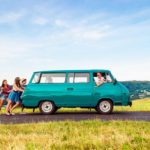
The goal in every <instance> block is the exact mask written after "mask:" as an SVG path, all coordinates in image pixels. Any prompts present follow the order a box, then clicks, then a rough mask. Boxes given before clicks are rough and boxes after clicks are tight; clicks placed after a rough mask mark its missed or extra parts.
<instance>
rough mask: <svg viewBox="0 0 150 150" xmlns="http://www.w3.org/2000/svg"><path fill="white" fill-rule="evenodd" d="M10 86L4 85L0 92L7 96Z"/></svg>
mask: <svg viewBox="0 0 150 150" xmlns="http://www.w3.org/2000/svg"><path fill="white" fill-rule="evenodd" d="M10 90H11V87H10V86H9V85H8V86H6V87H2V88H1V94H3V95H5V96H8V95H9V93H10Z"/></svg>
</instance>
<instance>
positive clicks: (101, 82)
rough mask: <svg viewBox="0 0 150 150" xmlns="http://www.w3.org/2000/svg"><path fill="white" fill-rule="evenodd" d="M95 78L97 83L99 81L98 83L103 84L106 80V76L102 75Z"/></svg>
mask: <svg viewBox="0 0 150 150" xmlns="http://www.w3.org/2000/svg"><path fill="white" fill-rule="evenodd" d="M94 80H95V83H98V84H100V85H101V84H103V83H104V82H105V80H104V78H103V77H102V78H101V79H100V78H98V77H94Z"/></svg>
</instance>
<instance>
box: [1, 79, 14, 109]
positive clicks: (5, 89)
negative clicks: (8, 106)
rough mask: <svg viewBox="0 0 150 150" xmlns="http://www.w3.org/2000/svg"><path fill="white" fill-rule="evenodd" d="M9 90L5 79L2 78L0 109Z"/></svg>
mask: <svg viewBox="0 0 150 150" xmlns="http://www.w3.org/2000/svg"><path fill="white" fill-rule="evenodd" d="M10 92H11V87H10V86H9V85H8V83H7V80H3V82H2V86H1V92H0V110H1V107H2V106H3V104H4V102H5V101H6V100H7V97H8V95H9V93H10Z"/></svg>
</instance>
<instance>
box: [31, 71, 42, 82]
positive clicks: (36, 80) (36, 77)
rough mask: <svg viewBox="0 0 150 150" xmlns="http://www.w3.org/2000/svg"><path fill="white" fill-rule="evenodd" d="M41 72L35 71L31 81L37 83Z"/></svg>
mask: <svg viewBox="0 0 150 150" xmlns="http://www.w3.org/2000/svg"><path fill="white" fill-rule="evenodd" d="M40 75H41V73H35V74H34V77H33V79H32V83H39V80H40Z"/></svg>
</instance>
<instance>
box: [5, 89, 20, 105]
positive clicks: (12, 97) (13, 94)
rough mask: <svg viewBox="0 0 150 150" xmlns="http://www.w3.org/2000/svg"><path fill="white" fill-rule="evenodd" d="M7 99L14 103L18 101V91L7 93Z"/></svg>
mask: <svg viewBox="0 0 150 150" xmlns="http://www.w3.org/2000/svg"><path fill="white" fill-rule="evenodd" d="M8 99H10V100H11V101H12V103H16V102H18V101H19V93H18V92H17V91H13V92H11V93H10V94H9V96H8Z"/></svg>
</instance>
